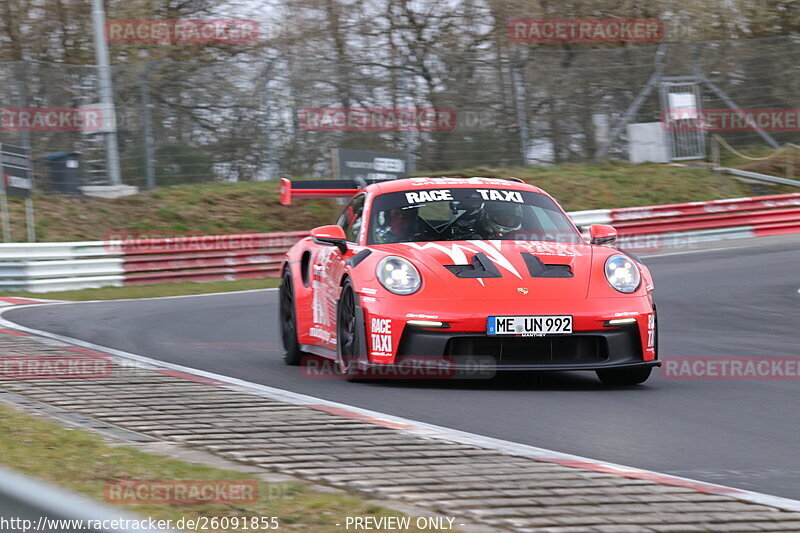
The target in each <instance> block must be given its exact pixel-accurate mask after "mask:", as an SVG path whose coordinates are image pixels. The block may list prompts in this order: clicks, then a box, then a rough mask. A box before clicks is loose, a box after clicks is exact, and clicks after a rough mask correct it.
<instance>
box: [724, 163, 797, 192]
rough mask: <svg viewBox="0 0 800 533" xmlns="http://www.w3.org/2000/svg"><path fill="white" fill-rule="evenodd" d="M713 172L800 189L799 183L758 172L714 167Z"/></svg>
mask: <svg viewBox="0 0 800 533" xmlns="http://www.w3.org/2000/svg"><path fill="white" fill-rule="evenodd" d="M714 170H721V171H723V172H727V173H728V174H733V175H734V176H740V177H742V178H747V179H748V180H750V181H756V182H761V183H778V184H780V185H791V186H793V187H800V181H797V180H791V179H789V178H780V177H778V176H770V175H769V174H761V173H760V172H752V171H750V170H740V169H738V168H728V167H716V168H715V169H714ZM742 181H744V180H742Z"/></svg>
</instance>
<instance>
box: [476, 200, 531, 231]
mask: <svg viewBox="0 0 800 533" xmlns="http://www.w3.org/2000/svg"><path fill="white" fill-rule="evenodd" d="M477 226H478V227H477V230H478V233H479V234H480V235H481V237H483V238H484V239H486V240H491V239H502V238H504V237H506V238H508V235H509V234H511V233H514V232H517V231H519V230H520V229H521V228H522V206H521V205H520V204H517V203H512V202H486V203H485V204H484V206H483V209H482V210H481V214H480V217H479V219H478V224H477Z"/></svg>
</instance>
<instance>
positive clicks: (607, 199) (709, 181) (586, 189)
mask: <svg viewBox="0 0 800 533" xmlns="http://www.w3.org/2000/svg"><path fill="white" fill-rule="evenodd" d="M433 175H436V176H439V175H448V176H487V177H502V176H515V177H518V178H522V179H523V180H525V181H526V182H528V183H530V184H532V185H536V186H538V187H541V188H542V189H544V190H545V191H547V192H548V193H549V194H551V195H552V196H553V197H555V199H556V200H558V202H559V203H560V204H561V205H562V206H563V207H564V209H566V210H568V211H578V210H583V209H606V208H613V207H630V206H640V205H656V204H672V203H683V202H695V201H703V200H714V199H719V198H732V197H736V196H747V195H749V194H750V192H749V188H748V187H747V186H745V185H743V184H741V183H739V182H737V181H735V180H733V179H731V178H730V177H726V176H720V175H717V174H714V173H713V172H711V171H709V170H705V169H697V168H689V167H686V166H682V165H665V164H656V163H644V164H640V165H631V164H628V163H622V162H609V163H604V164H599V165H579V164H565V165H558V166H552V167H532V168H528V169H519V168H507V169H494V168H478V169H468V170H451V171H446V172H437V173H435V174H433Z"/></svg>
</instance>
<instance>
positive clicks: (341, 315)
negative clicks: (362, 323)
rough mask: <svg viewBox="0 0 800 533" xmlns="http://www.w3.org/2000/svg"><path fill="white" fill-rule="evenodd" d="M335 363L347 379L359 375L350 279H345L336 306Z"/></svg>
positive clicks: (355, 378)
mask: <svg viewBox="0 0 800 533" xmlns="http://www.w3.org/2000/svg"><path fill="white" fill-rule="evenodd" d="M336 343H337V345H338V346H337V350H336V352H337V357H336V365H337V366H338V367H339V372H341V374H342V376H344V378H345V379H346V380H347V381H357V380H358V379H359V378H360V377H361V371H360V369H359V368H358V357H359V352H360V349H359V335H358V328H357V327H356V293H355V291H354V290H353V286H352V285H351V284H350V281H345V282H344V285H343V286H342V294H341V296H340V297H339V303H338V305H337V306H336Z"/></svg>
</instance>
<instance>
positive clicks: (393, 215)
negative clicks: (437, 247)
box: [367, 188, 583, 244]
mask: <svg viewBox="0 0 800 533" xmlns="http://www.w3.org/2000/svg"><path fill="white" fill-rule="evenodd" d="M369 227H370V230H369V235H368V237H367V243H368V244H385V243H395V242H428V241H457V240H495V239H498V240H530V241H555V242H571V243H577V242H583V240H582V238H581V235H580V233H578V232H577V231H576V230H575V227H574V226H573V225H572V223H571V222H570V221H569V219H568V218H567V217H566V216H565V215H564V213H563V212H562V211H561V210H560V209H559V208H558V207H557V206H556V204H555V202H553V200H551V199H550V198H549V197H548V196H545V195H544V194H540V193H536V192H532V191H515V190H505V189H489V188H486V189H480V188H475V189H461V188H452V189H447V188H441V189H419V190H413V191H403V192H393V193H386V194H382V195H380V196H377V197H376V198H375V200H374V202H373V205H372V215H371V219H370V226H369Z"/></svg>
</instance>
